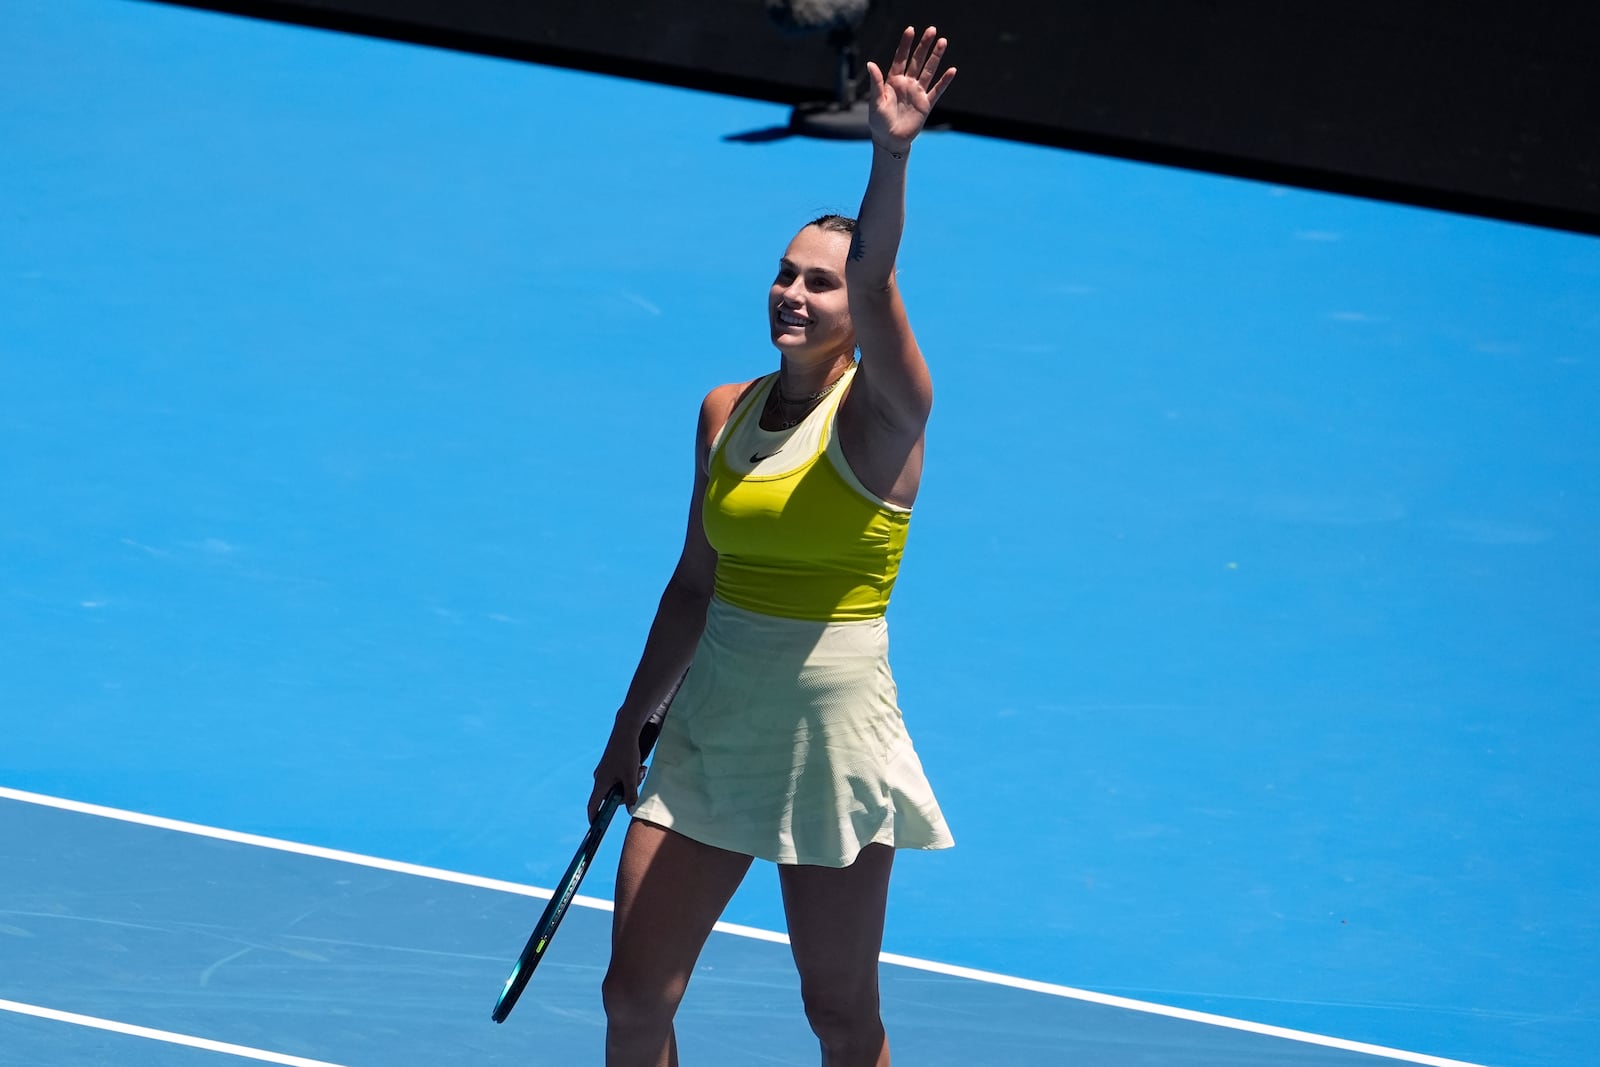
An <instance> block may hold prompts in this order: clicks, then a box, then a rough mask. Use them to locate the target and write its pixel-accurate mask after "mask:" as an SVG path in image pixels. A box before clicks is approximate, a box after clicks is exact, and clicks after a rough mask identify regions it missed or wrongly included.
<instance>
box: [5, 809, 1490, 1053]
mask: <svg viewBox="0 0 1600 1067" xmlns="http://www.w3.org/2000/svg"><path fill="white" fill-rule="evenodd" d="M0 799H4V800H16V801H19V802H21V803H24V804H37V805H40V806H43V807H48V808H59V809H61V810H62V811H72V812H77V813H79V814H83V815H97V816H100V817H101V818H106V819H117V820H120V821H122V822H131V823H137V824H139V825H140V826H153V827H157V828H160V829H163V830H175V831H177V832H179V833H185V834H194V835H197V836H199V837H211V838H216V839H217V840H219V841H232V842H235V843H237V844H241V845H254V846H256V847H258V848H271V849H277V850H279V851H281V852H293V853H296V854H298V855H302V856H315V857H317V858H319V859H328V860H335V861H337V862H339V863H351V864H356V865H358V866H362V867H374V868H377V869H378V870H381V871H393V872H395V873H397V874H409V875H414V876H416V877H419V878H433V879H437V880H439V881H442V882H453V883H455V884H457V885H468V886H475V887H477V888H479V889H494V890H498V891H500V892H503V893H516V894H518V895H520V896H527V897H538V898H540V899H542V900H548V899H549V898H550V896H551V891H550V890H548V889H540V888H537V887H535V886H526V885H521V884H519V883H517V882H506V881H501V880H500V879H497V878H482V877H479V876H478V875H473V874H462V873H460V872H458V871H447V870H444V869H442V868H439V867H423V866H420V865H418V864H415V863H401V862H399V861H398V860H386V859H380V858H378V857H376V856H364V855H362V854H360V853H358V852H344V851H342V850H340V849H335V848H323V847H321V846H320V845H304V844H301V843H299V842H297V841H284V840H281V839H279V838H275V837H262V836H260V835H259V834H245V833H240V832H238V831H237V830H222V829H219V828H217V827H214V826H203V825H201V824H199V823H192V822H182V821H180V820H178V819H165V818H162V817H161V816H158V815H145V814H142V813H140V812H136V811H124V810H122V809H120V808H108V807H103V806H101V805H99V804H85V803H83V802H82V801H78V800H66V799H63V798H61V797H52V796H46V795H44V794H43V793H29V792H26V791H24V790H21V789H10V788H7V787H6V786H0ZM572 902H573V903H574V904H577V905H581V906H582V907H586V908H595V909H598V910H601V911H611V910H613V908H614V905H613V904H612V902H611V901H609V900H601V899H599V898H598V897H587V896H581V895H580V896H575V897H573V898H572ZM716 929H717V930H719V931H721V932H722V933H725V934H733V935H735V936H738V937H749V938H755V939H756V940H759V941H771V942H774V943H776V944H785V945H786V944H788V943H789V938H788V937H787V936H786V935H784V934H781V933H777V932H774V931H772V930H762V929H758V928H757V927H753V926H741V925H739V924H737V923H728V922H719V923H717V925H716ZM878 958H879V959H880V960H882V961H883V962H884V963H887V964H891V965H893V966H896V967H908V968H911V969H913V970H918V971H930V972H932V973H934V974H943V975H948V976H950V977H952V978H965V979H967V980H969V981H973V982H985V983H988V984H990V985H1000V986H1007V987H1009V988H1011V989H1021V990H1025V991H1027V992H1030V993H1042V994H1044V995H1045V996H1052V997H1064V998H1066V999H1069V1000H1080V1001H1084V1002H1086V1003H1089V1004H1102V1005H1105V1006H1107V1007H1112V1008H1122V1009H1124V1010H1126V1011H1137V1012H1143V1013H1145V1014H1147V1015H1161V1016H1165V1017H1166V1018H1169V1019H1183V1020H1185V1021H1187V1022H1193V1023H1202V1024H1204V1025H1207V1026H1218V1027H1223V1028H1225V1029H1229V1030H1242V1031H1245V1032H1247V1033H1252V1034H1262V1035H1264V1036H1267V1037H1276V1038H1280V1039H1282V1040H1285V1041H1299V1042H1302V1043H1304V1044H1308V1045H1321V1046H1323V1047H1326V1048H1335V1049H1342V1050H1344V1051H1347V1052H1360V1053H1364V1054H1366V1055H1369V1056H1381V1057H1384V1058H1385V1059H1392V1060H1400V1061H1403V1062H1406V1063H1419V1064H1423V1065H1425V1067H1483V1065H1482V1064H1477V1063H1469V1062H1467V1061H1465V1060H1451V1059H1445V1058H1444V1057H1442V1056H1429V1055H1427V1054H1426V1053H1421V1052H1407V1051H1405V1050H1403V1049H1395V1048H1386V1047H1384V1046H1382V1045H1369V1044H1366V1043H1364V1042H1361V1041H1347V1040H1345V1039H1344V1038H1339V1037H1327V1036H1325V1035H1323V1034H1313V1033H1309V1032H1307V1031H1304V1030H1290V1029H1287V1028H1285V1027H1281V1026H1270V1025H1268V1024H1266V1023H1257V1022H1250V1021H1249V1020H1246V1019H1234V1018H1230V1017H1228V1016H1226V1015H1213V1014H1211V1013H1209V1012H1203V1011H1191V1010H1190V1009H1188V1008H1174V1007H1170V1006H1168V1005H1166V1004H1155V1003H1151V1002H1150V1001H1144V1000H1132V999H1130V998H1128V997H1116V996H1111V995H1110V994H1107V993H1095V992H1093V991H1091V990H1087V989H1074V988H1072V987H1071V986H1064V985H1055V984H1053V983H1050V982H1037V981H1034V980H1033V979H1031V978H1016V977H1013V976H1011V975H1006V974H997V973H995V972H993V971H980V970H977V969H975V968H972V967H959V966H956V965H954V964H949V963H936V962H934V961H932V960H924V959H918V958H917V957H915V956H901V955H898V954H896V953H893V952H884V953H882V954H880V955H879V957H878ZM0 1003H9V1002H0ZM41 1010H43V1009H41ZM284 1062H290V1061H284ZM297 1062H303V1063H310V1062H311V1061H309V1060H304V1061H297Z"/></svg>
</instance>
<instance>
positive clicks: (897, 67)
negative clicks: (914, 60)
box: [889, 26, 917, 78]
mask: <svg viewBox="0 0 1600 1067" xmlns="http://www.w3.org/2000/svg"><path fill="white" fill-rule="evenodd" d="M916 34H917V31H916V30H915V29H914V28H913V27H911V26H907V27H906V32H904V33H902V34H901V35H900V43H899V44H898V45H897V46H896V47H895V50H894V59H893V60H891V61H890V63H889V77H891V78H892V77H894V76H895V75H896V74H904V73H905V72H906V62H907V61H908V60H909V58H910V56H911V42H912V41H914V40H915V39H916Z"/></svg>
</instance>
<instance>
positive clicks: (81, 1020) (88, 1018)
mask: <svg viewBox="0 0 1600 1067" xmlns="http://www.w3.org/2000/svg"><path fill="white" fill-rule="evenodd" d="M0 1011H10V1012H15V1013H16V1014H18V1015H31V1016H33V1017H34V1018H36V1019H49V1020H51V1021H52V1022H58V1023H72V1024H73V1025H75V1026H88V1027H92V1028H93V1029H95V1030H110V1031H111V1032H112V1033H114V1034H127V1035H128V1036H130V1037H143V1038H148V1039H150V1040H151V1041H165V1042H166V1043H167V1044H169V1045H186V1046H187V1047H189V1048H198V1049H204V1050H205V1051H207V1052H222V1053H226V1054H227V1055H229V1056H241V1057H243V1058H244V1059H247V1060H261V1061H263V1062H265V1063H281V1064H284V1065H285V1067H339V1064H337V1063H329V1062H328V1061H327V1060H308V1059H306V1058H305V1057H304V1056H288V1055H285V1054H284V1053H282V1052H268V1051H266V1050H265V1049H259V1048H250V1047H249V1046H248V1045H232V1044H229V1043H228V1042H226V1041H212V1040H211V1039H210V1038H208V1037H190V1036H189V1035H188V1034H175V1033H173V1032H172V1031H170V1030H152V1029H151V1028H150V1027H148V1026H134V1025H133V1024H132V1023H119V1022H115V1021H113V1020H111V1019H99V1018H96V1017H95V1016H93V1015H79V1014H77V1013H76V1012H71V1011H56V1010H55V1009H54V1008H41V1007H39V1006H38V1005H36V1004H22V1003H19V1002H17V1001H15V1000H0Z"/></svg>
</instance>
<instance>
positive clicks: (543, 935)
mask: <svg viewBox="0 0 1600 1067" xmlns="http://www.w3.org/2000/svg"><path fill="white" fill-rule="evenodd" d="M685 676H687V672H685ZM682 686H683V678H679V679H678V682H677V684H676V685H674V686H673V687H672V691H671V692H670V693H668V694H667V699H666V700H664V701H662V702H661V706H660V707H658V708H657V709H656V710H655V711H654V712H652V713H651V715H650V718H649V719H648V720H646V722H645V724H644V729H642V730H640V731H639V762H640V763H643V762H644V761H645V760H646V759H648V758H649V756H650V750H651V749H652V748H654V747H655V743H656V737H657V736H658V735H659V734H660V733H661V723H662V721H663V720H664V719H665V718H666V715H667V708H668V707H669V706H670V705H671V704H672V698H673V697H675V696H677V695H678V690H679V688H681V687H682ZM621 804H622V784H621V783H620V782H619V783H617V784H616V785H614V786H612V787H611V791H610V792H609V793H607V794H606V796H605V799H604V800H602V801H601V802H600V810H599V811H598V812H596V813H595V817H594V821H593V822H592V823H590V824H589V832H588V833H586V834H584V835H583V843H582V844H580V845H579V846H578V852H577V855H575V856H573V857H572V862H571V863H570V864H568V865H567V873H566V874H564V875H562V877H561V883H560V884H559V885H557V886H556V889H555V892H554V893H553V894H551V897H550V902H549V903H548V904H546V905H545V907H544V913H543V914H542V915H540V916H539V921H538V923H537V924H535V926H534V928H533V934H532V935H531V936H530V937H529V938H528V943H527V944H526V945H524V946H523V948H522V955H521V956H519V957H517V965H516V966H515V967H513V968H511V977H509V978H507V979H506V984H505V986H504V988H502V989H501V990H500V999H498V1000H496V1001H495V1002H494V1015H493V1018H494V1021H495V1022H497V1023H503V1022H505V1021H506V1016H508V1015H510V1014H511V1009H512V1008H514V1007H516V1005H517V998H518V997H520V996H522V990H523V988H524V987H526V986H527V984H528V979H529V978H532V977H533V969H534V968H535V967H537V966H539V961H540V960H541V959H543V958H544V950H545V949H546V948H547V947H548V946H549V944H550V939H551V938H553V937H555V936H556V927H558V926H560V925H561V919H562V917H563V916H564V915H566V914H567V907H568V906H569V905H570V904H571V903H572V898H573V897H574V896H575V895H577V892H578V886H579V885H580V884H581V883H582V882H583V876H584V875H585V874H587V873H588V872H589V864H591V863H593V862H594V855H595V853H596V852H598V851H599V850H600V839H601V838H602V837H604V836H605V833H606V827H608V826H610V825H611V817H612V816H613V815H615V814H616V813H617V808H618V807H619V806H620V805H621Z"/></svg>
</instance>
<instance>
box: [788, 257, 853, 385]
mask: <svg viewBox="0 0 1600 1067" xmlns="http://www.w3.org/2000/svg"><path fill="white" fill-rule="evenodd" d="M849 251H850V235H849V234H847V233H836V232H834V231H831V230H824V229H821V228H820V227H817V226H807V227H806V228H805V229H803V230H801V231H800V232H799V233H797V234H796V235H795V238H794V240H793V241H790V242H789V247H788V248H787V249H785V250H784V253H783V258H782V259H780V260H779V261H778V275H777V277H776V278H774V279H773V280H772V288H771V289H769V290H768V291H767V320H768V324H769V325H770V326H771V329H772V343H773V344H774V345H775V346H777V349H778V351H779V352H782V353H783V355H784V357H785V358H787V359H799V360H801V361H803V362H807V363H809V362H813V361H818V360H823V359H832V358H834V357H836V356H838V355H839V354H840V353H841V352H845V351H849V350H852V349H854V348H855V343H856V335H855V326H854V325H853V324H852V323H851V321H850V298H849V295H848V294H847V292H846V291H845V287H844V263H845V256H846V255H848V253H849Z"/></svg>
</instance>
